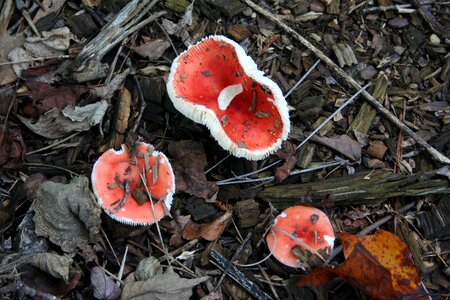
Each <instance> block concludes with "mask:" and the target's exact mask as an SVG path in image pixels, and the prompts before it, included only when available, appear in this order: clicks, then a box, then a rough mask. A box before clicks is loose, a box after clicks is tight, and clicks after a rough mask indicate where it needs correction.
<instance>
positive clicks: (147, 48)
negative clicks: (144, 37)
mask: <svg viewBox="0 0 450 300" xmlns="http://www.w3.org/2000/svg"><path fill="white" fill-rule="evenodd" d="M169 47H170V43H169V42H168V41H166V40H163V39H155V40H151V41H148V42H146V43H144V44H142V45H140V46H137V47H132V48H131V49H132V50H133V51H134V52H136V53H137V54H139V55H140V56H142V57H146V58H147V60H148V61H155V60H157V59H159V58H161V56H162V55H163V54H164V51H166V49H167V48H169Z"/></svg>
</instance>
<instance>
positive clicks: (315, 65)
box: [284, 59, 320, 98]
mask: <svg viewBox="0 0 450 300" xmlns="http://www.w3.org/2000/svg"><path fill="white" fill-rule="evenodd" d="M319 63H320V59H318V60H317V61H316V62H315V63H314V64H313V65H312V66H311V68H309V70H308V71H307V72H306V73H305V74H304V75H303V76H302V78H300V79H299V81H297V83H296V84H295V85H294V86H293V87H292V88H291V89H290V90H289V91H288V92H287V93H286V95H284V98H287V97H289V95H290V94H292V92H293V91H294V90H295V89H296V88H297V87H298V86H299V85H300V84H301V83H302V82H303V81H304V80H305V79H306V77H308V75H309V74H311V72H312V71H313V70H314V69H315V68H316V67H317V65H318V64H319Z"/></svg>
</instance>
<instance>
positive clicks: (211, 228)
mask: <svg viewBox="0 0 450 300" xmlns="http://www.w3.org/2000/svg"><path fill="white" fill-rule="evenodd" d="M230 217H231V213H230V212H225V213H224V214H223V215H222V216H220V217H219V218H217V219H216V220H214V221H212V222H211V223H207V224H198V223H195V222H193V221H191V220H189V222H188V223H187V224H186V225H185V226H184V229H183V234H182V235H183V238H184V239H186V240H193V239H196V238H199V237H202V238H204V239H205V240H207V241H214V240H216V239H218V238H219V237H220V235H221V234H222V232H223V230H224V229H225V226H226V225H227V224H228V221H229V220H230Z"/></svg>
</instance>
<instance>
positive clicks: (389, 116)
mask: <svg viewBox="0 0 450 300" xmlns="http://www.w3.org/2000/svg"><path fill="white" fill-rule="evenodd" d="M242 1H244V2H245V3H246V4H247V5H248V6H250V7H251V8H252V9H254V10H255V11H256V12H258V13H260V14H262V15H263V16H265V17H266V18H268V19H269V20H272V21H273V22H275V23H276V24H277V25H278V26H280V27H281V28H283V29H284V30H285V31H286V32H287V33H289V34H291V35H292V36H293V37H294V38H295V39H297V40H298V41H299V42H300V43H301V44H302V45H303V46H305V47H306V48H308V49H309V50H311V51H312V52H314V54H315V55H316V56H317V57H318V58H320V59H321V60H322V61H323V62H324V63H325V64H326V65H327V66H328V67H329V68H331V69H332V71H333V72H334V73H335V74H337V75H338V76H340V77H341V78H342V79H343V81H344V83H345V84H346V85H347V86H349V87H352V88H354V89H356V90H360V89H361V86H360V85H359V84H358V83H357V82H356V80H355V79H353V78H352V77H351V76H350V75H348V74H347V72H345V71H344V70H343V69H342V68H341V67H339V66H338V65H336V63H335V62H334V61H332V60H331V59H330V58H329V57H328V56H326V55H325V54H324V53H323V52H322V51H320V50H319V49H318V48H317V47H316V46H314V45H313V44H311V43H310V42H309V41H308V40H307V39H305V38H304V37H303V36H302V35H300V34H299V33H298V32H297V31H295V30H294V29H292V28H291V27H290V26H288V25H287V24H286V23H284V22H283V21H281V20H280V19H278V18H277V17H276V16H274V15H273V14H272V13H270V12H269V11H267V10H265V9H263V8H261V7H260V6H258V5H256V4H255V3H253V2H252V1H251V0H242ZM362 95H363V96H364V98H366V100H367V101H369V103H370V104H371V105H372V106H374V107H375V108H376V109H377V110H378V111H379V112H381V113H382V114H383V115H384V116H385V117H386V118H387V119H389V120H390V121H391V122H392V123H394V124H395V125H396V126H397V127H399V128H400V129H402V130H403V131H404V132H405V133H406V134H408V135H409V136H411V137H412V138H413V139H414V140H415V141H416V142H417V143H418V144H419V145H421V146H422V147H424V148H425V149H426V150H427V151H428V153H430V155H431V156H432V157H433V158H434V159H435V160H437V161H439V162H441V163H445V164H450V158H448V157H446V156H444V155H443V154H442V153H440V152H439V151H438V150H436V149H435V148H433V147H432V146H431V145H430V144H428V143H427V142H426V141H425V140H424V139H423V138H422V137H421V136H419V135H417V134H416V133H415V132H414V131H412V130H411V129H410V128H409V127H408V126H406V125H405V124H404V123H403V122H402V121H400V120H399V119H398V118H397V117H396V116H395V115H393V114H392V113H391V112H390V111H389V110H387V109H386V108H385V107H384V106H383V105H382V104H381V103H380V102H378V101H377V99H375V98H374V97H373V96H372V95H371V94H369V93H368V92H367V91H363V92H362Z"/></svg>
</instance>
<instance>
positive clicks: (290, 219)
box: [266, 205, 335, 268]
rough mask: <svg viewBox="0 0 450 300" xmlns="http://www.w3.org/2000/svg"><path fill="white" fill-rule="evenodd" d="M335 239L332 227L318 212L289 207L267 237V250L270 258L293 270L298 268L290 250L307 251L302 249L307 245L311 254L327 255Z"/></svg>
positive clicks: (297, 261) (323, 215) (311, 208)
mask: <svg viewBox="0 0 450 300" xmlns="http://www.w3.org/2000/svg"><path fill="white" fill-rule="evenodd" d="M292 237H294V238H295V239H297V240H300V241H301V242H302V243H299V242H297V241H296V240H295V239H292ZM334 239H335V234H334V230H333V226H332V225H331V222H330V219H329V218H328V217H327V215H326V214H325V213H324V212H323V211H321V210H319V209H317V208H314V207H309V206H302V205H297V206H292V207H289V208H287V209H285V210H284V211H283V212H282V213H281V214H279V215H278V216H277V217H276V218H275V223H274V224H273V226H272V229H271V231H270V232H269V233H268V234H267V236H266V242H267V246H268V247H269V250H270V252H271V253H272V254H273V256H275V258H276V259H277V260H279V261H280V262H282V263H283V264H285V265H287V266H290V267H293V268H300V267H301V263H300V262H299V260H298V258H297V256H295V254H294V253H292V248H293V247H295V246H298V247H301V248H303V249H304V250H307V251H310V249H306V248H305V247H304V246H303V245H302V244H306V245H308V246H309V248H311V249H314V251H319V250H324V251H323V252H327V251H328V252H330V251H331V249H333V246H334Z"/></svg>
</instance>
